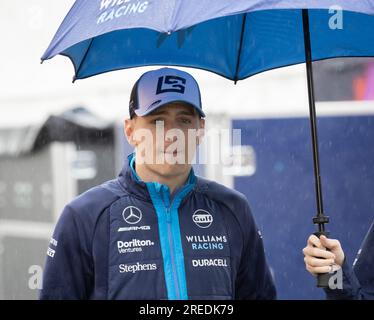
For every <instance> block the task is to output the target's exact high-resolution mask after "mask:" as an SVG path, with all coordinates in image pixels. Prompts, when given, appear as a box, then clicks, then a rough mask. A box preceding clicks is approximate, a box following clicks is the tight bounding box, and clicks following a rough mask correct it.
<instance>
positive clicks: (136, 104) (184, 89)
mask: <svg viewBox="0 0 374 320" xmlns="http://www.w3.org/2000/svg"><path fill="white" fill-rule="evenodd" d="M173 102H181V103H186V104H189V105H191V106H192V107H194V108H195V109H196V110H197V111H198V112H199V115H200V116H201V117H205V113H204V112H203V110H202V106H201V94H200V89H199V85H198V83H197V82H196V80H195V79H194V78H193V77H192V76H191V75H190V74H189V73H187V72H184V71H181V70H177V69H173V68H161V69H157V70H151V71H148V72H146V73H144V74H143V75H142V76H141V77H140V78H139V79H138V80H137V81H136V83H135V84H134V87H133V88H132V91H131V95H130V104H129V113H130V118H133V117H134V115H135V114H136V115H137V116H141V117H142V116H146V115H147V114H149V113H151V112H152V111H154V110H156V109H158V108H160V107H162V106H164V105H166V104H169V103H173Z"/></svg>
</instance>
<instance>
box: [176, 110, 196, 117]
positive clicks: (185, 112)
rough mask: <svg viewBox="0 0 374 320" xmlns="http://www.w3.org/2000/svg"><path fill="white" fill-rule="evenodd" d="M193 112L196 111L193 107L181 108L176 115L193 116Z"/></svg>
mask: <svg viewBox="0 0 374 320" xmlns="http://www.w3.org/2000/svg"><path fill="white" fill-rule="evenodd" d="M195 114H196V113H195V110H194V109H188V110H181V111H180V112H178V115H188V116H194V115H195Z"/></svg>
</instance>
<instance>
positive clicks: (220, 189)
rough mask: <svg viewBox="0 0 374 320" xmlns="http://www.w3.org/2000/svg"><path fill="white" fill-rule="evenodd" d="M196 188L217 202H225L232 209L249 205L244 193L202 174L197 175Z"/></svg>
mask: <svg viewBox="0 0 374 320" xmlns="http://www.w3.org/2000/svg"><path fill="white" fill-rule="evenodd" d="M196 190H197V191H198V192H201V193H203V194H205V195H206V196H207V197H209V198H210V199H212V200H214V201H216V202H220V203H223V204H225V205H226V206H228V207H230V209H231V210H235V208H237V207H242V206H247V205H248V200H247V198H246V196H245V195H244V194H243V193H241V192H239V191H237V190H235V189H232V188H229V187H227V186H225V185H223V184H220V183H218V182H216V181H213V180H209V179H206V178H202V177H200V176H198V177H197V189H196Z"/></svg>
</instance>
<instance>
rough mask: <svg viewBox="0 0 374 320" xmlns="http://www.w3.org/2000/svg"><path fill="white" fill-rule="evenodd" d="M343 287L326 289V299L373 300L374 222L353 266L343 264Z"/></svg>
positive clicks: (345, 262)
mask: <svg viewBox="0 0 374 320" xmlns="http://www.w3.org/2000/svg"><path fill="white" fill-rule="evenodd" d="M342 270H343V288H342V289H341V290H339V289H335V290H331V289H326V290H325V291H326V294H327V298H328V299H332V300H337V299H349V300H351V299H354V300H374V222H373V224H372V225H371V228H370V229H369V232H368V233H367V235H366V237H365V240H364V241H363V243H362V246H361V249H360V250H359V252H358V255H357V258H356V261H355V263H354V268H353V269H352V268H351V267H350V266H349V264H348V262H347V260H345V261H344V263H343V266H342Z"/></svg>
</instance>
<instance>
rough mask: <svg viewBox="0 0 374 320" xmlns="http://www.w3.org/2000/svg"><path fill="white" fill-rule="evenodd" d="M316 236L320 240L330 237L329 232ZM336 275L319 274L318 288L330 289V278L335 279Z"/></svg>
mask: <svg viewBox="0 0 374 320" xmlns="http://www.w3.org/2000/svg"><path fill="white" fill-rule="evenodd" d="M314 235H315V236H317V237H318V238H319V237H320V236H326V237H327V236H328V235H329V233H328V232H327V231H317V232H315V233H314ZM327 250H328V249H327ZM321 259H323V258H321ZM335 274H336V271H333V272H328V273H320V274H318V275H317V287H318V288H328V287H329V282H330V278H331V277H333V276H334V275H335Z"/></svg>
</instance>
